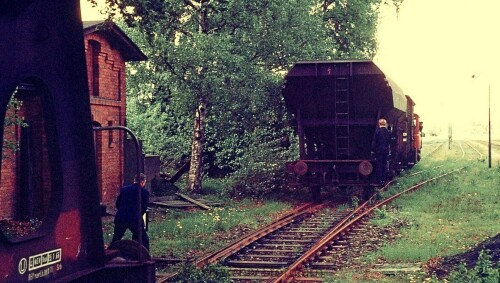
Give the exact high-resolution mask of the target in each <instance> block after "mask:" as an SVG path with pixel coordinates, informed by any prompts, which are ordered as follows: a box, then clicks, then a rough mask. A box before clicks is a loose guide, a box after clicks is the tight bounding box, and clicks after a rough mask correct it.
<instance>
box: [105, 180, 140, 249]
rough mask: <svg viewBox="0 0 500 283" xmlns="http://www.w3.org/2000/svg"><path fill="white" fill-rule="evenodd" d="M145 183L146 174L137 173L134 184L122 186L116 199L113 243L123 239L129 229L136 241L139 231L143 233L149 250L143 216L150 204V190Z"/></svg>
mask: <svg viewBox="0 0 500 283" xmlns="http://www.w3.org/2000/svg"><path fill="white" fill-rule="evenodd" d="M145 185H146V175H144V174H137V175H136V176H135V178H134V184H132V185H129V186H125V187H123V188H121V190H120V195H119V196H118V199H117V200H116V208H117V209H118V211H117V212H116V216H115V231H114V234H113V240H112V241H111V243H113V242H115V241H118V240H121V238H122V237H123V235H124V234H125V231H126V230H127V229H129V230H130V231H131V232H132V239H133V240H135V241H138V239H139V233H141V235H142V245H143V246H144V247H145V248H146V249H147V250H149V237H148V234H147V233H146V230H145V229H144V220H143V218H142V215H144V213H146V210H147V208H148V204H149V192H148V191H147V190H146V188H145ZM138 190H140V193H141V203H139V200H138V198H139V192H138ZM139 205H140V206H141V207H140V208H139V207H138V206H139ZM139 211H140V212H139ZM139 213H140V214H139ZM139 221H140V223H139Z"/></svg>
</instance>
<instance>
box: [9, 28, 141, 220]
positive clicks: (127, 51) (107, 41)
mask: <svg viewBox="0 0 500 283" xmlns="http://www.w3.org/2000/svg"><path fill="white" fill-rule="evenodd" d="M83 28H84V29H83V30H84V40H85V55H86V60H87V74H88V80H89V95H90V104H91V114H92V124H93V126H102V127H104V126H124V125H125V115H126V83H125V82H126V70H125V63H126V62H129V61H142V60H146V59H147V58H146V56H145V55H144V54H143V53H142V52H141V50H140V49H139V48H138V47H137V45H136V44H134V43H133V42H132V41H131V40H130V38H128V37H127V35H126V34H125V33H124V32H123V31H122V30H121V29H120V28H119V27H118V26H116V25H115V24H114V23H111V22H102V21H101V22H84V23H83ZM14 93H15V95H14V96H15V98H16V100H17V101H20V102H21V103H22V106H21V107H20V108H19V109H18V110H17V111H14V110H11V113H10V116H11V117H24V121H25V123H27V125H28V127H23V126H21V125H19V124H14V125H11V126H9V127H6V130H5V131H4V138H5V139H6V140H10V141H16V142H17V144H18V146H19V148H18V150H17V151H16V150H14V151H12V150H6V149H5V147H6V145H4V146H3V150H2V154H3V155H4V158H3V159H2V164H1V168H0V169H1V170H0V188H1V190H0V204H1V205H0V219H4V218H8V219H11V218H17V219H19V218H23V219H25V218H30V219H31V218H43V215H45V213H46V211H47V210H48V207H47V206H48V202H49V199H50V187H51V184H50V176H48V173H47V172H48V170H44V169H43V168H48V165H49V161H48V157H47V146H46V144H47V143H50V138H49V139H47V137H46V133H47V129H46V127H47V125H46V124H45V123H44V119H43V115H42V109H43V107H42V103H43V99H42V93H43V90H41V89H39V88H38V87H37V82H36V79H34V80H33V81H32V80H29V79H28V80H26V81H23V82H20V83H19V85H18V87H17V89H16V91H15V92H14ZM27 109H29V110H27ZM14 112H15V113H17V114H16V115H17V116H16V115H14ZM49 130H50V129H49ZM123 139H124V134H123V132H119V131H116V130H115V131H96V132H95V133H94V143H95V152H96V164H97V169H98V183H99V190H100V196H101V202H102V203H103V204H105V205H111V206H114V201H115V199H116V197H117V195H118V191H119V188H120V187H121V186H122V185H123V180H124V175H123V172H124V140H123ZM39 216H41V217H39Z"/></svg>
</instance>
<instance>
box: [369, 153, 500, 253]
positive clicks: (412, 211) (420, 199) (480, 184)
mask: <svg viewBox="0 0 500 283" xmlns="http://www.w3.org/2000/svg"><path fill="white" fill-rule="evenodd" d="M437 165H443V166H442V167H440V168H439V169H436V170H430V171H428V172H425V173H423V174H421V175H418V176H415V177H411V178H406V179H404V180H401V181H400V182H399V183H398V184H397V185H396V186H395V188H394V189H392V190H393V192H387V193H386V194H392V193H394V191H398V190H401V189H402V188H403V187H407V186H408V185H409V184H410V183H412V182H413V183H416V182H417V181H418V180H419V179H422V178H428V177H430V176H436V175H439V174H441V173H442V172H446V171H450V170H451V169H454V168H459V167H464V166H465V169H464V170H462V171H460V172H458V173H454V174H453V175H450V176H447V177H444V178H442V179H439V180H436V181H434V182H432V183H430V184H427V185H424V186H423V187H421V188H420V189H419V190H417V191H416V192H414V193H411V194H408V195H405V196H402V197H401V198H399V199H397V200H395V201H394V202H393V203H391V204H390V206H391V207H393V208H394V207H396V208H398V209H397V210H394V209H392V210H391V211H390V213H392V214H393V215H391V217H393V218H397V217H404V218H406V219H410V221H411V222H412V223H413V224H412V227H411V228H409V229H406V230H404V231H402V237H401V239H400V240H399V241H398V242H397V243H396V244H394V245H387V246H385V247H383V248H382V249H381V250H380V251H379V252H378V253H377V255H378V256H379V257H383V258H385V259H386V260H388V261H389V262H403V261H411V262H419V261H426V260H428V259H430V258H433V257H437V256H447V255H453V254H457V253H459V252H463V251H465V250H467V249H469V248H471V247H472V246H473V245H475V244H477V243H478V242H479V241H482V240H484V239H485V238H488V237H492V236H494V235H496V234H497V233H498V232H499V231H500V221H499V219H500V217H499V216H500V203H499V192H500V191H499V190H498V188H499V187H500V167H499V166H498V165H497V166H494V168H491V169H488V168H487V166H486V164H485V163H484V160H467V159H464V158H462V152H461V150H460V151H459V150H457V149H456V147H452V149H451V150H448V148H447V147H443V148H442V149H440V150H438V151H437V152H436V153H433V155H432V157H429V158H427V159H426V160H424V161H423V162H421V163H420V164H419V165H418V166H417V168H415V170H421V169H423V168H433V167H435V166H437ZM394 211H396V212H394Z"/></svg>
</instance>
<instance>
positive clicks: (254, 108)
mask: <svg viewBox="0 0 500 283" xmlns="http://www.w3.org/2000/svg"><path fill="white" fill-rule="evenodd" d="M400 1H401V0H397V1H396V2H400ZM91 2H92V1H91ZM382 2H383V1H382V0H369V1H366V0H356V1H347V0H335V1H332V0H330V1H317V0H290V1H285V2H284V1H280V0H269V1H260V0H245V1H242V0H199V1H195V0H186V1H172V0H106V3H107V4H108V6H109V11H110V13H111V14H120V15H121V16H122V19H123V21H124V23H123V25H122V26H123V28H124V29H125V30H126V33H127V34H128V35H129V36H130V37H131V38H132V39H133V40H134V42H136V43H137V44H138V45H139V46H140V48H141V49H142V50H143V51H144V53H145V54H147V55H148V57H149V60H148V61H147V62H145V63H144V62H143V63H134V64H131V68H129V70H128V82H127V86H128V110H127V117H128V118H127V124H128V126H129V127H130V128H132V129H133V130H134V131H135V132H136V133H137V134H138V136H139V137H140V138H141V139H143V140H144V146H145V149H146V151H147V152H149V153H155V154H160V155H161V156H162V160H163V161H164V164H165V165H166V167H167V168H174V167H175V165H176V164H177V163H178V160H179V159H181V157H185V156H189V155H190V152H191V146H190V143H191V141H192V132H193V131H192V128H193V114H194V113H195V109H196V107H197V106H198V103H200V101H201V102H203V103H204V104H206V105H207V111H208V112H207V120H206V127H205V131H206V132H205V133H204V135H203V137H204V140H203V142H204V144H205V147H204V158H203V164H205V166H204V169H205V170H204V172H205V174H207V175H208V176H211V177H227V176H231V177H232V178H233V181H234V183H235V185H237V186H238V191H247V190H250V189H251V187H252V186H253V187H254V188H255V187H260V188H265V189H264V190H270V189H272V188H275V187H277V186H279V185H272V184H269V180H276V177H273V174H277V171H274V172H271V171H272V170H276V169H277V168H278V167H277V166H275V165H276V164H277V162H281V161H282V160H283V158H284V157H285V156H286V157H287V158H290V157H291V156H292V155H293V154H296V149H293V151H289V152H288V153H283V152H282V148H280V147H279V146H270V144H269V143H270V142H272V141H275V140H278V139H281V138H286V137H288V136H290V135H292V132H291V127H290V116H289V114H288V113H287V111H286V109H285V106H284V102H283V99H282V97H281V85H282V80H283V75H284V74H285V73H286V71H287V70H288V69H289V67H290V66H291V65H292V64H293V63H295V62H296V61H299V60H328V59H332V58H349V57H351V58H358V59H359V58H371V57H372V56H373V55H374V54H375V50H376V42H375V31H376V24H377V16H378V7H379V5H381V4H382ZM384 3H385V2H384ZM262 145H264V146H262ZM265 150H268V151H267V153H265ZM257 164H258V165H259V166H257ZM281 164H283V163H281ZM253 169H256V170H257V171H252V170H253ZM262 170H268V171H265V172H264V171H262ZM244 176H248V177H250V179H251V180H253V181H252V183H254V182H256V183H257V184H250V181H243V178H244ZM262 182H264V183H262ZM261 183H262V186H260V185H259V184H261Z"/></svg>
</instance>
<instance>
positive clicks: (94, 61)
mask: <svg viewBox="0 0 500 283" xmlns="http://www.w3.org/2000/svg"><path fill="white" fill-rule="evenodd" d="M88 50H89V53H88V54H89V56H90V60H89V63H90V66H88V69H89V71H90V74H89V80H90V82H89V88H90V93H91V94H92V95H93V96H99V54H100V53H101V44H100V43H99V42H98V41H95V40H89V42H88Z"/></svg>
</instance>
